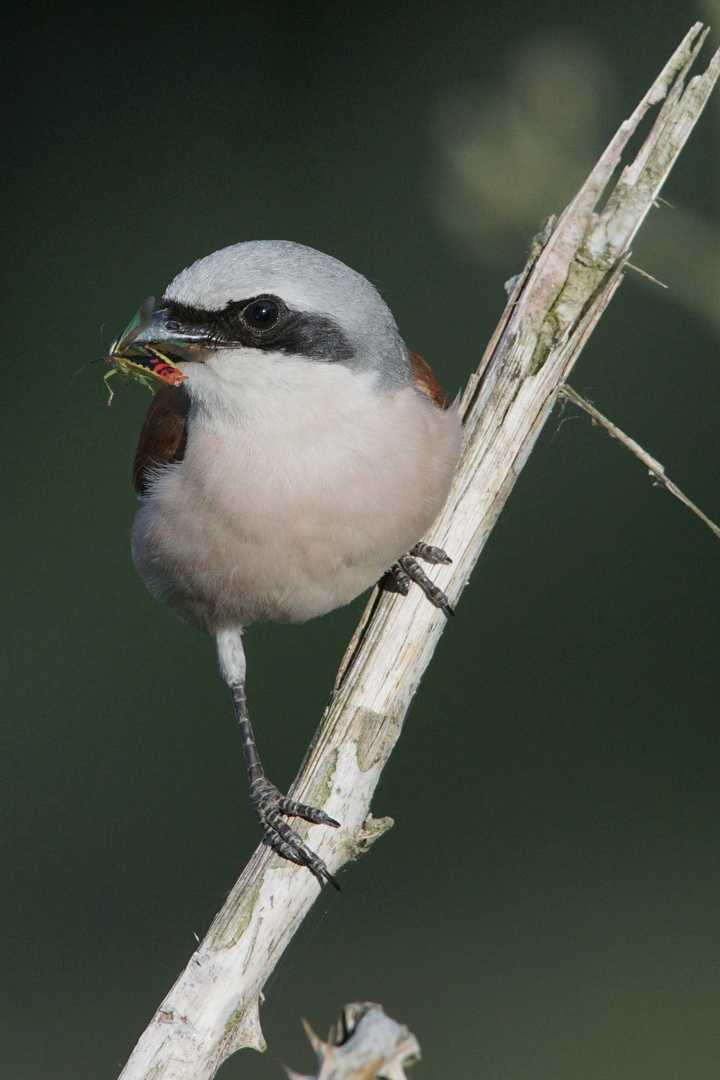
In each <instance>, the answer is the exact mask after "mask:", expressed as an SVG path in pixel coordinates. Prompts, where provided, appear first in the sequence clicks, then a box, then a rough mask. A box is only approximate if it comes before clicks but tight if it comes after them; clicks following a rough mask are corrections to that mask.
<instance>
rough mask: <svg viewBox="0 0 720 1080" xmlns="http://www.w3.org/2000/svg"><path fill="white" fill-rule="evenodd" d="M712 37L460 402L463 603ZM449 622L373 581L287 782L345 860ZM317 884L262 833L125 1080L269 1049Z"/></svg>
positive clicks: (698, 85) (453, 528) (203, 1073)
mask: <svg viewBox="0 0 720 1080" xmlns="http://www.w3.org/2000/svg"><path fill="white" fill-rule="evenodd" d="M704 38H705V32H704V31H703V29H702V27H701V25H700V24H696V25H695V26H694V27H693V28H692V30H691V31H690V32H689V33H688V34H687V36H686V37H685V39H684V41H683V42H682V44H681V45H680V46H679V48H678V49H677V51H676V52H675V54H674V56H673V57H672V58H671V59H670V61H669V63H668V64H667V65H666V67H665V68H664V69H663V71H662V72H661V74H660V75H659V77H658V79H657V80H656V81H655V83H654V84H653V86H652V87H651V88H650V90H649V92H648V94H647V95H646V96H645V98H644V99H643V100H642V102H641V103H640V104H639V105H638V107H637V109H636V110H635V112H634V113H633V115H632V117H631V118H630V119H629V120H627V121H626V122H625V123H623V124H622V125H621V127H620V129H619V131H618V133H617V134H616V135H615V137H614V138H613V140H612V141H611V143H610V145H609V146H608V148H607V149H606V151H605V152H604V154H603V155H602V157H601V158H600V160H599V162H598V163H597V165H596V166H595V168H594V169H593V171H592V173H591V175H590V177H589V178H588V180H587V182H586V183H585V185H584V186H583V188H582V189H581V190H580V192H579V193H578V194H577V196H576V197H575V199H574V200H573V201H572V203H571V204H570V205H569V206H568V207H567V209H566V210H565V211H564V213H563V214H562V215H561V217H560V218H559V220H557V221H553V222H551V223H549V224H548V227H547V228H546V230H545V232H544V234H543V235H542V236H541V237H540V238H539V240H538V242H537V244H536V250H535V251H534V252H533V254H532V256H531V258H530V260H529V262H528V264H527V266H526V267H525V269H524V270H523V272H522V274H520V275H519V277H518V278H517V279H516V280H515V282H514V285H513V288H512V293H511V295H510V299H509V302H508V304H507V307H506V309H505V312H504V313H503V316H502V319H501V321H500V324H499V326H498V328H497V330H496V332H495V334H494V335H493V338H492V340H491V342H490V345H489V346H488V349H487V350H486V352H485V355H484V357H483V359H482V362H481V364H480V367H479V369H478V371H477V372H476V373H475V374H474V375H473V376H472V377H471V379H470V381H469V384H468V387H467V389H466V391H465V394H464V396H463V399H462V402H461V403H460V408H461V410H462V416H463V419H464V422H465V438H464V446H463V453H462V457H461V461H460V464H459V466H458V469H457V473H456V476H455V479H454V482H453V487H452V490H451V493H450V496H449V498H448V501H447V505H446V506H445V509H444V510H443V512H442V514H441V516H440V518H439V519H438V521H437V522H436V524H435V526H434V528H433V530H432V535H431V536H429V537H428V538H427V539H428V540H429V541H430V542H431V543H433V544H437V545H440V546H442V547H444V548H445V549H446V550H447V551H449V552H450V553H451V554H452V556H453V558H454V560H455V561H454V563H453V565H452V566H449V567H444V566H441V567H438V568H437V572H436V574H435V576H436V579H437V581H438V584H439V585H440V586H441V587H442V588H443V589H445V591H446V592H447V593H448V595H449V596H450V599H451V601H453V602H456V601H457V600H458V598H459V596H460V594H461V592H462V590H463V588H464V587H465V585H466V584H467V581H468V578H469V576H470V572H471V570H472V568H473V566H474V565H475V562H476V560H477V558H478V556H479V554H480V551H481V550H482V548H483V545H484V544H485V541H486V539H487V537H488V535H489V533H490V531H491V529H492V527H493V525H494V523H495V521H496V519H497V516H498V514H499V513H500V511H501V509H502V507H503V505H504V503H505V500H506V499H507V497H508V494H509V493H510V491H511V489H512V487H513V484H514V482H515V479H516V477H517V475H518V473H519V472H520V470H521V469H522V467H523V465H524V463H525V461H526V459H527V457H528V455H529V454H530V451H531V450H532V447H533V445H534V443H535V441H536V439H537V437H538V435H539V433H540V431H541V429H542V426H543V424H544V423H545V421H546V420H547V418H548V416H549V415H550V412H551V410H552V408H553V405H554V404H555V401H556V399H557V395H558V390H559V387H560V386H561V384H562V383H563V382H564V381H565V380H566V378H567V376H568V374H569V372H570V370H571V369H572V366H573V364H574V363H575V361H576V359H577V357H578V355H579V353H580V350H581V349H582V347H583V345H584V343H585V341H586V340H587V338H588V336H589V334H590V332H591V330H592V328H593V326H594V325H595V323H596V322H597V320H598V319H599V317H600V315H601V313H602V311H603V310H604V308H605V306H606V305H607V303H608V302H609V300H610V298H611V297H612V295H613V293H614V291H615V289H616V288H617V287H618V285H619V283H620V281H621V279H622V274H623V268H624V266H625V263H626V261H627V258H628V254H629V245H630V243H631V241H632V238H633V236H634V235H635V233H636V231H637V229H638V228H639V226H640V224H641V223H642V221H643V219H644V217H645V215H646V214H647V213H648V211H649V210H650V208H651V206H652V205H653V203H654V201H655V199H656V198H657V195H658V192H659V191H660V189H661V187H662V184H663V182H664V180H665V178H666V177H667V174H668V172H669V171H670V168H671V167H672V164H673V162H674V161H675V159H676V158H677V156H678V154H679V153H680V150H681V149H682V146H683V145H684V142H685V140H686V138H687V136H688V134H689V132H690V130H691V129H692V127H693V125H694V123H695V121H696V120H697V118H698V116H699V114H700V112H701V110H702V108H703V106H704V104H705V102H706V101H707V98H708V96H709V94H710V91H711V89H712V86H713V84H714V82H715V80H716V78H717V76H718V71H719V70H720V53H718V54H716V55H715V56H714V57H713V59H712V61H711V63H710V66H709V67H708V69H707V71H706V72H705V73H704V74H703V75H701V76H696V77H694V78H691V79H688V73H689V69H690V67H691V65H692V64H693V62H694V60H695V58H696V56H697V52H698V50H699V49H700V46H701V45H702V42H703V40H704ZM653 106H660V107H659V114H658V116H657V119H656V121H655V124H654V126H653V128H652V130H651V132H650V134H649V135H648V136H647V138H646V140H645V142H644V144H643V146H642V148H641V149H640V151H639V153H638V154H637V157H636V158H635V160H634V161H633V162H632V163H631V164H630V165H628V166H627V167H626V168H625V169H624V170H623V171H622V173H621V174H620V176H619V178H618V180H617V183H616V184H615V186H614V187H613V188H611V189H610V181H611V178H612V175H613V173H614V172H615V169H616V167H617V165H618V163H619V161H620V155H621V153H622V150H623V148H624V147H625V145H626V144H627V141H628V139H629V138H630V136H631V135H632V133H633V132H634V131H635V129H636V127H637V125H638V123H639V121H640V119H641V118H642V117H643V116H644V115H645V113H646V112H647V110H648V109H650V108H651V107H653ZM608 189H610V192H609V195H608V197H607V199H606V201H605V202H604V205H603V195H604V193H605V192H606V190H608ZM444 624H445V619H444V617H443V615H442V614H441V613H439V612H438V611H437V609H435V608H433V607H432V606H431V605H430V604H428V603H427V601H426V600H425V599H424V597H422V595H421V594H420V590H419V589H412V590H411V592H410V595H409V596H407V597H405V598H403V597H398V596H391V595H389V594H388V593H384V594H380V593H378V592H377V591H375V593H373V595H372V597H371V599H370V602H369V604H368V608H367V610H366V612H365V615H364V616H363V619H362V621H361V624H360V627H359V628H358V631H357V632H356V634H355V637H354V638H353V641H352V643H351V646H350V648H349V649H348V652H347V653H346V656H345V659H344V661H343V666H342V668H341V671H340V674H339V676H338V680H337V683H336V690H335V693H334V696H333V699H332V702H331V704H330V706H329V708H328V709H327V710H326V713H325V716H324V718H323V721H322V723H321V725H320V728H319V730H318V732H317V734H316V736H315V739H314V741H313V744H312V746H311V748H310V750H309V752H308V755H307V757H306V760H305V762H304V764H303V767H302V770H301V773H300V775H299V777H298V779H297V781H296V783H295V784H294V786H293V789H292V791H291V793H290V794H291V797H294V798H298V799H301V800H302V801H303V802H311V803H313V804H314V805H316V806H321V807H323V808H324V809H325V811H326V812H327V813H328V814H330V815H331V816H332V817H334V818H337V819H338V820H339V821H341V822H342V824H343V827H342V829H341V830H338V831H335V830H331V829H325V828H322V827H318V826H311V827H309V826H303V824H302V823H300V827H299V831H301V832H302V833H304V834H305V835H307V837H308V843H309V844H310V846H311V847H312V848H313V849H314V850H316V851H317V852H318V854H319V855H320V856H321V857H322V858H323V859H324V860H325V862H326V863H327V864H328V866H329V868H330V869H331V871H332V872H333V873H337V870H338V869H339V868H340V867H341V866H342V865H343V864H344V863H345V862H347V861H348V860H349V859H353V858H355V857H356V856H357V855H358V854H359V853H360V852H362V851H363V850H365V848H366V847H367V846H368V844H370V843H371V842H372V841H373V840H374V839H375V838H376V837H377V836H378V835H380V833H381V832H382V831H383V830H384V829H385V828H386V827H387V824H388V823H387V821H385V822H377V821H374V820H373V819H372V818H369V817H368V813H369V809H370V800H371V798H372V794H373V791H374V790H375V786H376V784H377V782H378V780H379V777H380V773H381V771H382V768H383V766H384V764H385V762H386V760H387V758H388V757H389V755H390V752H391V750H392V748H393V746H394V745H395V742H396V740H397V738H398V735H399V733H400V728H401V726H402V722H403V719H404V716H405V713H406V711H407V708H408V706H409V704H410V701H411V699H412V697H413V694H414V693H415V690H416V689H417V686H418V683H419V681H420V678H421V675H422V673H423V671H424V670H425V667H426V666H427V664H428V663H429V661H430V658H431V656H432V653H433V650H434V648H435V645H436V644H437V641H438V638H439V637H440V634H441V632H442V629H443V626H444ZM296 827H298V826H296ZM318 892H319V886H318V884H317V882H316V880H315V878H314V877H313V876H312V875H311V874H310V873H308V872H307V870H304V869H301V868H298V867H294V866H292V865H291V864H289V863H287V862H284V861H283V860H281V859H279V858H278V857H277V856H275V855H274V854H273V853H272V852H270V851H269V850H268V849H267V848H266V847H264V846H262V845H261V846H260V847H259V848H258V850H257V851H256V852H255V854H254V855H253V857H252V858H251V860H250V862H249V864H248V866H247V867H246V868H245V870H244V871H243V874H242V876H241V877H240V880H239V881H238V883H237V884H236V886H235V888H234V889H233V890H232V892H231V894H230V896H229V897H228V900H227V902H226V904H225V905H224V907H223V909H222V911H221V912H220V913H219V915H218V916H217V917H216V919H215V921H214V922H213V924H212V926H211V928H210V930H209V932H208V934H207V936H206V938H205V940H204V941H203V942H202V943H201V945H200V946H199V947H198V949H197V950H196V952H195V953H194V955H193V956H192V958H191V960H190V962H189V964H188V966H187V968H186V970H185V971H184V972H183V974H182V975H181V976H180V978H179V979H178V981H177V982H176V984H175V986H174V987H173V988H172V990H171V991H170V993H169V994H168V996H167V997H166V999H165V1001H164V1002H163V1003H162V1005H161V1006H160V1008H159V1010H158V1012H157V1013H156V1015H155V1017H154V1018H153V1020H152V1022H151V1024H150V1026H149V1027H148V1029H147V1030H146V1032H145V1034H144V1035H143V1036H142V1038H141V1039H140V1041H139V1043H138V1045H137V1047H136V1048H135V1051H134V1052H133V1054H132V1057H131V1058H130V1061H129V1062H128V1064H127V1066H126V1068H125V1069H124V1070H123V1073H122V1080H161V1078H162V1080H190V1078H192V1080H208V1078H210V1077H212V1076H213V1075H214V1074H215V1071H216V1069H217V1068H218V1066H219V1065H220V1063H221V1062H222V1061H223V1060H224V1059H225V1058H226V1057H228V1056H229V1055H230V1054H231V1053H232V1052H233V1051H234V1050H237V1049H239V1048H240V1047H242V1046H251V1047H255V1048H256V1049H262V1048H263V1047H264V1041H263V1037H262V1033H261V1030H260V1023H259V1015H258V1004H259V1000H260V997H261V990H262V987H263V985H264V983H265V981H266V980H267V978H268V976H269V975H270V973H271V971H272V970H273V968H274V966H275V964H276V963H277V962H278V959H279V958H280V956H281V954H282V952H283V950H284V949H285V947H286V946H287V944H288V942H289V941H290V938H291V937H292V935H293V934H294V932H295V930H296V929H297V928H298V926H299V924H300V922H301V921H302V919H303V918H304V916H305V915H306V914H307V912H308V910H309V908H310V906H311V905H312V903H313V901H314V900H315V899H316V897H317V895H318Z"/></svg>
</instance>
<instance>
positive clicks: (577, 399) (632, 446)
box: [559, 385, 720, 537]
mask: <svg viewBox="0 0 720 1080" xmlns="http://www.w3.org/2000/svg"><path fill="white" fill-rule="evenodd" d="M559 393H560V397H564V398H567V400H568V401H572V402H573V404H575V405H577V406H578V407H579V408H581V409H584V410H585V412H586V413H587V414H588V415H589V416H591V417H592V418H593V420H594V421H595V422H596V423H598V424H600V426H601V427H604V428H605V430H606V431H607V432H608V433H609V434H610V435H612V437H613V439H617V440H618V442H620V443H622V444H623V446H625V447H627V449H628V450H629V451H630V453H631V454H634V455H635V457H636V458H637V459H638V461H642V463H643V465H644V466H645V467H646V469H647V470H648V472H649V473H650V475H651V476H654V477H655V479H656V480H657V481H658V482H659V483H661V484H662V485H663V487H665V488H667V490H668V491H669V492H670V494H671V495H674V496H675V498H676V499H679V500H680V502H681V503H684V504H685V506H687V508H688V510H692V512H693V514H697V516H698V517H699V518H700V520H701V521H704V522H705V524H706V525H707V527H708V528H709V529H712V531H713V532H714V533H715V535H716V536H718V537H720V528H718V526H717V525H716V524H715V522H714V521H711V520H710V518H709V517H708V516H707V514H703V512H702V510H701V509H700V507H698V506H696V505H695V503H694V502H691V501H690V499H688V497H687V495H685V494H684V493H683V492H682V491H681V490H680V488H679V487H678V486H677V484H674V483H673V482H672V480H671V479H670V477H669V476H666V475H665V469H664V468H663V466H662V465H661V464H660V462H659V461H657V460H656V459H655V458H654V457H651V456H650V454H648V452H647V450H643V448H642V446H640V444H639V443H636V442H635V440H634V439H631V438H630V436H629V435H626V434H625V432H624V431H621V430H620V428H619V427H617V425H616V424H613V422H612V420H608V418H607V416H603V414H602V413H601V412H599V411H598V410H597V409H596V408H595V406H594V405H591V404H590V402H589V401H586V400H585V398H584V397H581V396H580V394H578V392H577V391H576V390H573V388H572V387H571V386H567V385H565V386H561V387H560V391H559Z"/></svg>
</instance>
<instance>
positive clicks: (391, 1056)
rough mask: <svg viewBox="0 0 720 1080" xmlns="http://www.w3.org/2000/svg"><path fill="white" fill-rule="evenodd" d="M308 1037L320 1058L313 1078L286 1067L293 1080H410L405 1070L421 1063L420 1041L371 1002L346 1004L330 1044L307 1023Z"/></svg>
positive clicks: (333, 1031)
mask: <svg viewBox="0 0 720 1080" xmlns="http://www.w3.org/2000/svg"><path fill="white" fill-rule="evenodd" d="M303 1024H304V1026H305V1031H306V1032H307V1037H308V1038H309V1040H310V1044H311V1046H312V1048H313V1050H314V1051H315V1053H316V1055H317V1059H318V1069H317V1072H315V1073H314V1074H313V1075H312V1076H303V1075H301V1074H300V1073H296V1072H294V1071H293V1070H292V1069H288V1068H287V1067H286V1068H285V1072H286V1073H287V1074H288V1077H289V1078H290V1080H376V1077H382V1078H383V1080H407V1077H406V1075H405V1068H406V1067H407V1066H408V1065H412V1064H413V1062H415V1061H419V1060H420V1046H419V1044H418V1041H417V1039H416V1038H415V1036H414V1035H412V1034H411V1033H410V1032H409V1031H408V1029H407V1028H406V1027H405V1026H404V1025H403V1024H398V1023H396V1021H395V1020H391V1019H390V1017H389V1016H386V1015H385V1012H384V1010H383V1008H382V1005H374V1004H373V1003H372V1002H371V1001H362V1002H356V1003H355V1004H354V1005H346V1006H345V1008H344V1009H343V1011H342V1015H341V1017H340V1020H339V1022H338V1024H337V1025H336V1026H335V1027H334V1028H331V1029H330V1034H329V1036H328V1040H327V1042H323V1041H322V1039H319V1038H318V1037H317V1035H316V1034H315V1032H314V1031H313V1029H312V1028H311V1027H310V1025H309V1024H308V1023H307V1021H306V1020H303Z"/></svg>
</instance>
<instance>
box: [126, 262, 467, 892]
mask: <svg viewBox="0 0 720 1080" xmlns="http://www.w3.org/2000/svg"><path fill="white" fill-rule="evenodd" d="M132 344H133V350H134V353H135V355H137V354H138V353H142V352H143V350H145V351H146V353H147V356H148V357H149V358H153V359H152V360H148V367H151V366H153V365H157V364H158V363H159V361H158V356H159V357H161V358H162V360H163V361H165V360H167V361H169V362H170V364H171V365H174V367H175V369H177V370H176V378H175V380H174V381H175V382H181V385H175V386H173V385H165V386H162V387H161V389H160V390H159V392H158V393H157V394H156V396H155V398H154V399H153V401H152V404H151V405H150V408H149V410H148V413H147V418H146V420H145V425H144V427H143V430H142V433H141V435H140V440H139V442H138V447H137V451H136V455H135V468H134V480H135V487H136V490H137V492H138V494H139V496H140V499H141V501H142V506H141V508H140V510H139V511H138V514H137V517H136V518H135V523H134V525H133V529H132V552H133V559H134V561H135V566H136V567H137V570H138V573H139V574H140V576H141V578H142V579H143V581H144V582H145V584H146V585H147V586H148V588H149V589H150V591H151V592H152V593H153V594H154V595H155V596H156V597H158V599H160V600H163V601H165V603H167V604H169V606H170V607H171V608H172V609H173V611H175V613H176V614H177V615H179V616H180V618H181V619H183V620H184V621H185V622H188V623H191V624H192V625H194V626H197V627H199V628H200V629H201V630H205V631H206V632H207V633H209V634H211V635H212V636H213V637H214V639H215V641H216V643H217V652H218V660H219V665H220V672H221V674H222V676H223V678H224V679H225V681H226V683H227V684H228V686H229V687H230V690H231V692H232V697H233V702H234V704H235V710H236V713H237V719H238V722H239V725H240V732H241V735H242V741H243V748H244V753H245V762H246V765H247V770H248V777H249V781H250V796H251V800H252V803H253V806H254V807H255V810H256V812H257V814H258V817H259V818H260V821H261V823H262V826H263V829H264V830H265V834H266V836H267V837H268V840H269V842H270V843H271V844H272V846H273V847H274V848H275V850H276V851H278V852H279V853H280V854H281V855H283V856H285V857H286V858H288V859H291V860H292V861H294V862H297V863H300V864H301V865H305V866H307V867H308V868H309V869H310V870H311V871H312V872H313V873H314V874H315V875H316V877H317V878H318V879H319V880H320V881H321V882H322V881H323V879H326V880H328V881H331V882H332V883H333V884H336V882H335V881H334V879H333V878H332V876H331V875H330V873H329V872H328V870H327V867H326V866H325V864H324V862H323V861H322V860H321V859H320V858H318V856H317V855H316V854H315V853H314V852H312V851H310V849H309V848H308V847H307V846H306V845H305V844H304V843H303V842H302V840H301V839H300V837H299V836H298V835H297V833H296V832H295V831H294V830H293V829H291V828H290V826H289V825H288V824H287V822H285V821H284V820H283V818H282V815H295V816H298V817H301V818H304V819H306V820H307V821H310V822H314V823H318V824H325V825H333V826H337V824H338V823H337V822H336V821H333V819H332V818H330V817H328V816H327V814H325V813H323V812H322V811H320V810H317V809H315V808H314V807H309V806H304V805H302V804H298V803H295V802H293V801H291V800H289V799H287V798H285V797H284V796H283V795H281V794H280V792H279V791H278V789H277V788H276V787H275V785H274V784H272V783H270V781H269V780H268V779H267V778H266V776H265V773H264V771H263V768H262V765H261V764H260V759H259V757H258V753H257V749H256V746H255V740H254V737H253V732H252V728H251V726H250V720H249V718H248V712H247V704H246V699H245V653H244V651H243V644H242V631H243V629H244V627H246V626H249V625H250V624H251V623H254V622H265V621H270V622H304V621H305V620H306V619H312V618H314V617H315V616H316V615H323V614H324V613H325V612H327V611H332V610H333V608H337V607H340V606H341V605H343V604H347V603H348V602H349V601H350V600H352V599H354V597H356V596H358V594H359V593H361V592H363V591H364V590H365V589H367V588H369V587H370V586H371V585H373V584H375V582H377V581H378V580H379V579H380V578H381V577H383V575H384V574H385V573H386V572H387V571H391V573H392V574H393V576H394V578H395V582H396V587H397V588H399V589H400V591H402V592H407V589H408V587H409V584H410V579H412V580H415V581H417V582H418V584H420V586H421V587H422V588H423V589H424V591H425V593H426V595H427V596H428V598H429V599H430V600H431V601H432V602H433V603H434V604H436V606H438V607H440V608H442V609H443V610H444V611H445V613H446V614H450V613H451V609H450V606H449V604H448V601H447V598H446V597H445V595H444V594H443V593H442V592H441V591H440V590H439V589H438V588H437V587H436V586H434V585H433V584H432V582H430V581H429V579H428V578H427V577H426V576H425V574H424V572H423V571H422V570H421V569H420V567H419V566H418V564H417V559H418V558H422V559H425V560H426V561H428V562H446V561H449V560H448V558H447V556H446V555H445V553H444V552H443V551H441V550H440V549H438V548H430V547H428V546H427V545H425V544H422V543H419V541H420V538H421V537H422V536H423V535H424V533H425V532H426V530H427V529H428V528H429V526H430V525H431V524H432V522H433V520H434V519H435V517H436V516H437V514H438V512H439V511H440V509H441V507H442V505H443V503H444V501H445V498H446V496H447V493H448V489H449V487H450V480H451V477H452V474H453V471H454V469H455V465H456V463H457V460H458V455H459V448H460V420H459V415H458V410H457V408H453V407H450V408H448V406H447V403H446V401H445V398H444V396H443V394H442V391H441V390H440V387H439V385H438V383H437V381H436V379H435V377H434V375H433V374H432V372H431V371H430V369H429V367H428V366H427V365H426V364H425V363H424V361H423V360H421V359H420V357H419V356H416V355H415V354H414V353H412V352H410V351H409V350H408V348H407V346H406V345H405V343H404V342H403V340H402V338H401V337H400V335H399V333H398V329H397V326H396V325H395V320H394V319H393V316H392V314H391V312H390V310H389V309H388V307H387V305H386V304H385V303H384V302H383V300H382V299H381V297H380V295H379V293H378V292H377V290H376V289H375V288H374V287H373V286H372V285H371V284H370V282H369V281H367V280H366V279H365V278H364V277H362V276H361V275H360V274H357V273H355V271H353V270H350V269H349V268H348V267H347V266H344V265H343V264H342V263H340V262H338V261H337V260H336V259H333V258H330V256H328V255H323V254H321V253H320V252H318V251H314V250H313V249H312V248H308V247H303V246H302V245H300V244H294V243H289V242H286V241H255V242H251V243H243V244H235V245H233V246H232V247H227V248H224V249H223V250H221V251H217V252H215V254H213V255H209V256H208V257H207V258H205V259H201V260H200V261H199V262H196V263H194V264H193V265H192V266H190V267H189V268H188V269H187V270H183V272H182V273H181V274H179V275H178V277H176V278H175V280H174V281H173V282H172V283H171V284H170V286H169V288H168V290H167V292H166V293H165V296H164V297H163V298H162V300H161V302H160V304H159V306H158V307H157V309H156V310H155V311H154V312H153V313H152V314H150V311H149V309H148V310H147V311H146V314H145V316H144V318H143V320H142V324H141V325H140V329H139V332H136V333H134V335H132ZM110 359H111V360H112V356H111V358H110ZM178 372H179V374H178ZM166 381H168V380H166Z"/></svg>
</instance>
